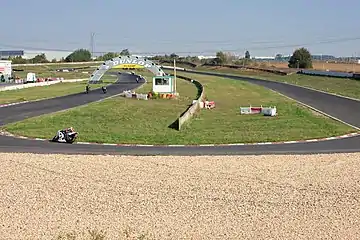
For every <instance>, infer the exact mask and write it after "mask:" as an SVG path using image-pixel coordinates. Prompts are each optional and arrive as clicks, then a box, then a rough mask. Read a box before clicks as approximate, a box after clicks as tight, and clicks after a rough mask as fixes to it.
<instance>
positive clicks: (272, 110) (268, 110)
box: [240, 106, 277, 117]
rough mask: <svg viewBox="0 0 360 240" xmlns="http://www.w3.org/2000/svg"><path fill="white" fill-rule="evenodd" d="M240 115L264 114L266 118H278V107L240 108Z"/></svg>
mask: <svg viewBox="0 0 360 240" xmlns="http://www.w3.org/2000/svg"><path fill="white" fill-rule="evenodd" d="M240 114H263V115H264V116H271V117H274V116H277V109H276V107H275V106H274V107H263V106H260V107H252V106H249V107H240Z"/></svg>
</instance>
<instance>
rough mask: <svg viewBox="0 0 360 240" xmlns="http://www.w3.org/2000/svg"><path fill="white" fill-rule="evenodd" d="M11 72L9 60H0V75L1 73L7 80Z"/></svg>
mask: <svg viewBox="0 0 360 240" xmlns="http://www.w3.org/2000/svg"><path fill="white" fill-rule="evenodd" d="M11 72H12V68H11V61H7V60H0V77H1V76H2V75H3V76H4V77H5V79H6V80H7V79H8V78H9V77H11Z"/></svg>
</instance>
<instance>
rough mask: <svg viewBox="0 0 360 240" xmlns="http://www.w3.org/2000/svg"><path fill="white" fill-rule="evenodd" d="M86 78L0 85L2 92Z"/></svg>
mask: <svg viewBox="0 0 360 240" xmlns="http://www.w3.org/2000/svg"><path fill="white" fill-rule="evenodd" d="M85 80H87V78H84V79H69V80H55V81H46V82H37V83H26V84H17V85H10V86H4V87H0V92H2V91H10V90H18V89H23V88H30V87H41V86H48V85H54V84H57V83H61V82H64V83H72V82H82V81H85Z"/></svg>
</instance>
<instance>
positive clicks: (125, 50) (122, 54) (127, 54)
mask: <svg viewBox="0 0 360 240" xmlns="http://www.w3.org/2000/svg"><path fill="white" fill-rule="evenodd" d="M120 55H121V56H129V55H131V54H130V51H129V49H123V50H122V51H121V52H120Z"/></svg>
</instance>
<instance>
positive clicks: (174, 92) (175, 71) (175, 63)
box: [174, 58, 176, 94]
mask: <svg viewBox="0 0 360 240" xmlns="http://www.w3.org/2000/svg"><path fill="white" fill-rule="evenodd" d="M174 93H175V94H176V60H175V58H174Z"/></svg>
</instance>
